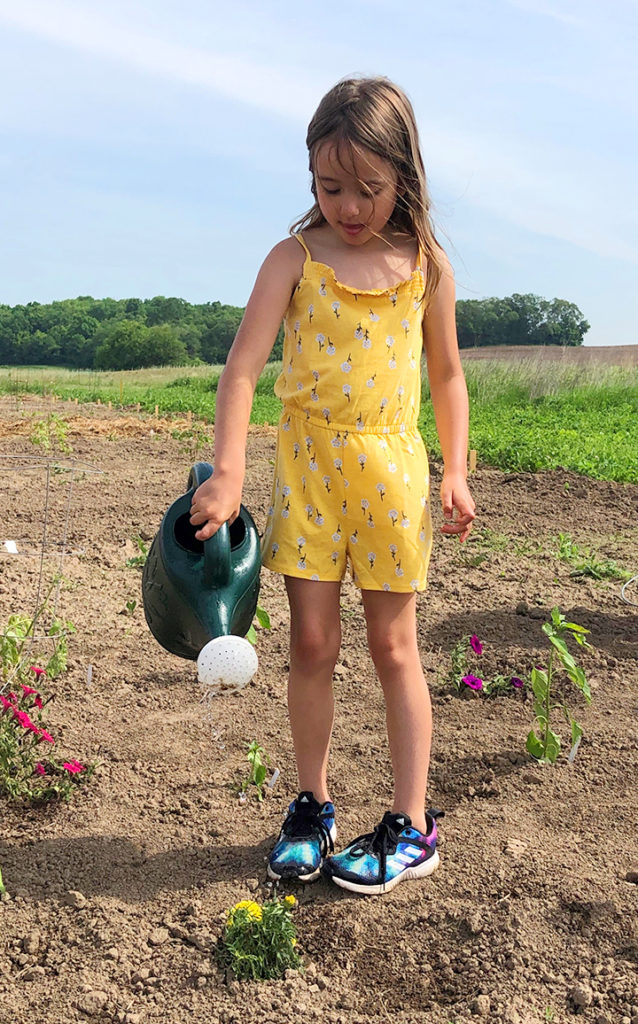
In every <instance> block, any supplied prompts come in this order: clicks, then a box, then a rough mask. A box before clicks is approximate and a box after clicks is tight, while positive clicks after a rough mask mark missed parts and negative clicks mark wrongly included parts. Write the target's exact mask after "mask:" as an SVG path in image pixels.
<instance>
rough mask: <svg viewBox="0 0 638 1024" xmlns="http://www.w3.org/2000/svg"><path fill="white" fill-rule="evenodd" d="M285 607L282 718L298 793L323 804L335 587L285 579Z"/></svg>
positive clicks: (335, 644)
mask: <svg viewBox="0 0 638 1024" xmlns="http://www.w3.org/2000/svg"><path fill="white" fill-rule="evenodd" d="M285 581H286V590H287V592H288V601H289V603H290V675H289V679H288V714H289V716H290V728H291V730H292V739H293V744H294V748H295V756H296V759H297V772H298V774H299V790H300V791H303V790H310V791H311V792H312V793H314V796H315V798H316V799H317V800H318V801H319V803H323V802H324V801H325V800H329V799H330V796H329V794H328V782H327V767H328V750H329V748H330V737H331V735H332V725H333V721H334V696H333V691H332V676H333V672H334V667H335V664H336V661H337V658H338V656H339V648H340V646H341V618H340V612H339V595H340V592H341V584H340V583H339V582H336V583H332V582H318V581H316V580H305V579H297V578H295V577H293V576H286V577H285Z"/></svg>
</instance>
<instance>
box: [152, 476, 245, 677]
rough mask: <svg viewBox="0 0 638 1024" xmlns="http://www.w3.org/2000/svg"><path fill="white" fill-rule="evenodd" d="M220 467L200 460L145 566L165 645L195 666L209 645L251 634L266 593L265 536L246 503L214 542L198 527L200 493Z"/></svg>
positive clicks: (155, 625) (158, 634)
mask: <svg viewBox="0 0 638 1024" xmlns="http://www.w3.org/2000/svg"><path fill="white" fill-rule="evenodd" d="M212 472H213V467H212V466H211V465H210V463H207V462H198V463H196V464H195V465H194V466H193V468H192V469H191V471H190V474H189V477H188V485H187V487H188V489H187V492H186V494H183V495H182V496H181V497H180V498H178V499H177V501H175V502H173V504H172V505H171V506H170V508H169V509H168V511H167V512H166V514H165V515H164V518H163V520H162V524H161V526H160V529H159V531H158V533H157V535H156V536H155V538H154V540H153V543H152V544H151V547H150V550H149V552H148V555H147V558H146V562H145V564H144V572H143V575H142V600H143V603H144V614H145V616H146V621H147V623H148V626H149V629H150V631H151V633H152V634H153V636H154V637H155V639H156V640H157V641H158V643H159V644H161V646H162V647H163V648H164V649H165V650H167V651H170V653H171V654H176V655H178V657H180V658H189V659H190V660H192V661H195V660H196V659H197V657H198V655H199V653H200V651H201V649H202V648H203V647H204V645H205V644H207V643H208V642H209V641H210V640H213V639H215V638H216V637H219V636H227V635H229V634H234V635H236V636H245V635H246V633H247V632H248V630H249V629H250V626H251V624H252V621H253V618H254V615H255V611H256V609H257V598H258V595H259V571H260V568H261V553H260V544H259V534H258V532H257V527H256V526H255V523H254V521H253V518H252V516H251V515H250V512H248V510H247V509H246V508H244V506H243V505H242V506H241V509H240V513H239V516H238V517H237V519H235V521H234V522H233V523H232V525H230V526H229V524H228V523H224V524H223V525H222V526H221V527H220V528H219V530H218V531H217V533H215V534H213V536H212V537H209V539H208V540H206V541H201V540H197V538H196V537H195V532H196V531H197V530H199V529H201V527H200V526H192V525H191V523H190V507H191V501H192V497H193V494H194V492H195V490H196V489H197V488H198V487H199V486H200V484H202V483H203V482H204V481H205V480H207V479H208V478H209V477H210V476H211V475H212Z"/></svg>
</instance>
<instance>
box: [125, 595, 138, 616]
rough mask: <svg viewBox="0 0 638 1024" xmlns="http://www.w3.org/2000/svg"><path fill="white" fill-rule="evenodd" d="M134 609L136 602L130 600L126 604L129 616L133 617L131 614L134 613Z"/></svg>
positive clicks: (132, 599)
mask: <svg viewBox="0 0 638 1024" xmlns="http://www.w3.org/2000/svg"><path fill="white" fill-rule="evenodd" d="M136 608H137V601H136V600H135V599H134V598H131V599H130V600H129V601H127V602H126V611H127V613H128V614H129V615H133V612H134V611H135V609H136Z"/></svg>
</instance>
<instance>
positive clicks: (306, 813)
mask: <svg viewBox="0 0 638 1024" xmlns="http://www.w3.org/2000/svg"><path fill="white" fill-rule="evenodd" d="M283 831H284V833H285V834H286V835H287V836H289V837H290V838H291V839H312V838H313V837H314V836H317V837H318V839H319V843H320V848H321V854H322V856H324V855H325V853H326V850H330V853H332V852H333V851H334V843H333V841H332V836H331V835H330V829H329V828H328V826H327V825H326V823H325V821H324V819H323V818H322V817H321V815H320V813H319V811H318V810H317V809H316V807H315V808H313V806H312V804H310V803H307V804H302V803H299V802H298V803H297V805H296V807H295V809H294V811H291V812H290V814H289V815H288V817H287V818H286V820H285V822H284V827H283Z"/></svg>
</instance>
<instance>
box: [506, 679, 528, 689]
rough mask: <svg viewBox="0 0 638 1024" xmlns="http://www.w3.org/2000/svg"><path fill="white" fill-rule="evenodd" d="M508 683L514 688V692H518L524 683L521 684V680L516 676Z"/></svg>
mask: <svg viewBox="0 0 638 1024" xmlns="http://www.w3.org/2000/svg"><path fill="white" fill-rule="evenodd" d="M510 682H511V684H512V686H513V687H514V689H516V690H520V689H521V687H523V686H525V683H524V682H523V680H522V679H519V677H518V676H512V678H511V680H510Z"/></svg>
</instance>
